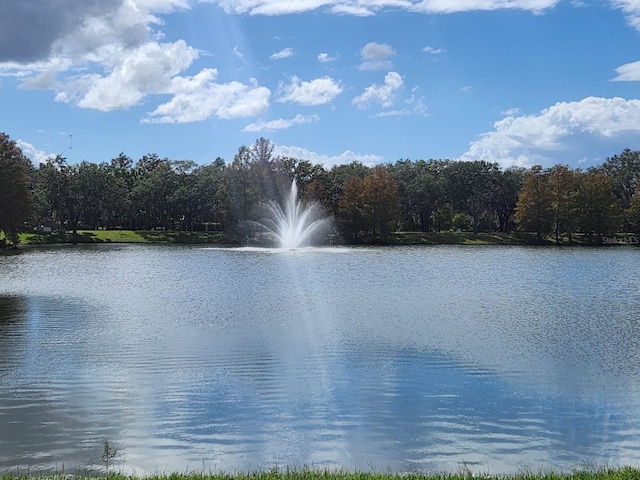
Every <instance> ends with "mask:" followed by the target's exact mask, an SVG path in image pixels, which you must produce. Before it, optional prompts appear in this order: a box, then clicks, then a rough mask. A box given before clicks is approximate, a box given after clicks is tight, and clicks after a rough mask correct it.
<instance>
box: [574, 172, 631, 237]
mask: <svg viewBox="0 0 640 480" xmlns="http://www.w3.org/2000/svg"><path fill="white" fill-rule="evenodd" d="M576 205H577V218H576V221H577V225H578V229H579V230H580V231H581V232H582V233H585V234H586V235H587V237H588V239H589V244H591V243H593V235H594V234H595V235H609V234H612V233H614V232H617V231H618V230H619V228H620V226H621V221H622V212H621V211H620V207H619V204H618V199H617V197H616V195H615V193H614V188H613V185H612V182H611V179H610V178H609V177H607V176H606V175H605V174H603V173H602V172H598V171H591V172H586V173H584V174H582V175H580V178H579V184H578V189H577V191H576Z"/></svg>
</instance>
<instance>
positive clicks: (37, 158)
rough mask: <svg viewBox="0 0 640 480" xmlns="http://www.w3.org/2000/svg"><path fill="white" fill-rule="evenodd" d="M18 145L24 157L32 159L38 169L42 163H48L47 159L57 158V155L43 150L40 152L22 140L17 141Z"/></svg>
mask: <svg viewBox="0 0 640 480" xmlns="http://www.w3.org/2000/svg"><path fill="white" fill-rule="evenodd" d="M16 145H18V147H20V150H22V153H23V154H24V156H25V157H27V158H28V159H30V160H31V161H32V162H33V163H34V164H35V166H36V167H37V166H38V165H39V164H41V163H46V162H47V159H49V158H54V157H55V156H56V154H55V153H46V152H44V151H42V150H38V149H37V148H36V147H34V146H33V145H32V144H30V143H28V142H25V141H24V140H21V139H18V140H16Z"/></svg>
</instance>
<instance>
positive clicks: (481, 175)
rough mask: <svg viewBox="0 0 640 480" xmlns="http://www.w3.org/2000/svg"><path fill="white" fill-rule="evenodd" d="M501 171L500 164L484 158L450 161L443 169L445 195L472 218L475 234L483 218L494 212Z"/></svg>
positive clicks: (455, 206) (460, 210)
mask: <svg viewBox="0 0 640 480" xmlns="http://www.w3.org/2000/svg"><path fill="white" fill-rule="evenodd" d="M498 172H499V168H498V165H497V164H495V163H489V162H485V161H483V160H476V161H471V162H449V163H447V165H446V166H445V168H444V176H445V178H444V181H445V185H446V187H445V188H446V197H447V198H448V200H449V201H450V203H451V205H452V206H453V207H454V209H456V210H457V211H458V212H462V213H466V214H468V215H469V216H470V217H471V219H472V227H473V233H474V234H475V233H478V231H479V226H480V220H481V218H482V217H483V216H485V215H487V214H490V213H491V212H492V206H493V202H494V195H495V192H496V189H497V174H498ZM489 221H490V222H491V219H489Z"/></svg>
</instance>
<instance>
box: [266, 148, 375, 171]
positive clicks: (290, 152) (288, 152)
mask: <svg viewBox="0 0 640 480" xmlns="http://www.w3.org/2000/svg"><path fill="white" fill-rule="evenodd" d="M274 154H275V155H279V156H282V157H292V158H299V159H301V160H309V161H310V162H311V163H314V164H318V165H324V166H325V168H331V167H333V166H335V165H344V164H349V163H351V162H353V161H356V160H357V161H359V162H362V163H363V164H364V165H369V166H374V165H378V164H380V163H382V162H384V157H381V156H380V155H372V154H357V153H355V152H353V151H351V150H346V151H344V152H342V153H341V154H339V155H333V156H330V155H323V154H320V153H316V152H312V151H310V150H307V149H306V148H302V147H295V146H285V145H276V147H275V148H274Z"/></svg>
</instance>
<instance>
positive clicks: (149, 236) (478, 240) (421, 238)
mask: <svg viewBox="0 0 640 480" xmlns="http://www.w3.org/2000/svg"><path fill="white" fill-rule="evenodd" d="M123 243H135V244H144V243H148V244H176V245H218V246H229V247H237V246H241V245H242V243H241V242H238V241H237V240H235V239H233V238H230V237H229V236H228V235H226V234H225V233H223V232H185V231H164V230H153V231H136V230H78V235H77V236H76V238H75V241H74V238H73V236H72V234H71V233H70V232H65V233H58V234H39V233H22V234H20V243H19V245H18V248H19V247H23V246H36V245H65V244H79V245H80V244H83V245H85V244H123ZM335 244H339V245H344V246H389V247H393V246H417V245H511V246H549V247H562V246H574V247H575V246H584V247H623V246H626V247H638V246H640V240H639V238H638V237H637V236H635V235H633V234H616V235H613V236H609V237H604V236H602V237H601V236H595V235H594V236H592V237H591V239H589V237H588V236H587V235H584V234H574V235H573V236H572V238H571V241H569V239H568V238H563V239H562V242H561V243H556V241H555V239H553V238H545V239H543V240H542V242H539V241H538V239H537V237H536V235H535V234H532V233H525V232H512V233H486V232H482V233H477V234H473V233H472V232H428V233H424V232H396V233H393V234H391V235H390V236H389V237H387V238H385V239H366V240H364V239H362V240H361V239H357V240H351V241H344V242H336V243H335ZM11 250H13V249H12V248H11V247H8V248H6V249H4V251H11ZM0 251H3V250H2V249H0Z"/></svg>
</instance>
